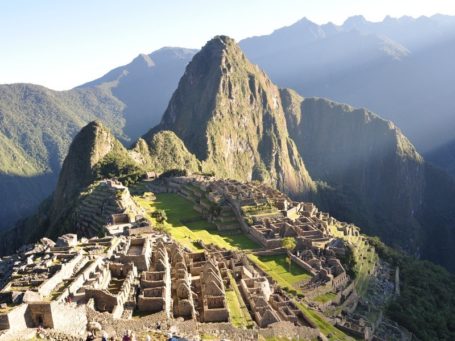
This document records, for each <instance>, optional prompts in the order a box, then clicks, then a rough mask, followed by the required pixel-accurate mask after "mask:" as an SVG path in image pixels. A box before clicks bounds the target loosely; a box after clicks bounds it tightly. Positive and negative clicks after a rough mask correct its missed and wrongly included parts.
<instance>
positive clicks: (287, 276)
mask: <svg viewBox="0 0 455 341" xmlns="http://www.w3.org/2000/svg"><path fill="white" fill-rule="evenodd" d="M248 258H249V259H250V260H251V261H252V262H254V263H256V264H257V265H258V266H259V267H260V268H261V269H262V270H263V271H265V272H267V274H269V275H270V276H271V277H272V278H273V279H274V280H275V281H276V282H277V283H278V284H279V285H280V286H281V287H282V288H283V289H285V290H288V291H290V292H293V293H299V292H301V290H300V289H299V283H301V282H305V281H308V280H310V279H311V275H310V274H309V273H308V272H307V271H305V270H304V269H302V268H301V267H300V266H297V265H293V266H292V265H291V267H290V270H289V267H288V264H287V257H286V255H276V256H256V255H252V254H250V255H248Z"/></svg>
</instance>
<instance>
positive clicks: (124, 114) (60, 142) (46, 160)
mask: <svg viewBox="0 0 455 341" xmlns="http://www.w3.org/2000/svg"><path fill="white" fill-rule="evenodd" d="M194 53H195V51H194V50H189V49H182V48H163V49H160V50H158V51H155V52H153V53H151V54H150V55H140V56H138V57H137V58H136V59H135V60H133V61H132V62H131V63H130V64H128V65H125V66H122V67H119V68H117V69H115V70H113V71H111V72H109V73H108V74H106V75H105V76H103V77H101V78H99V79H97V80H94V81H92V82H90V83H86V84H84V85H81V86H80V87H77V88H75V89H72V90H68V91H54V90H50V89H47V88H45V87H42V86H38V85H32V84H11V85H0V142H1V143H0V161H1V162H0V192H1V193H8V196H2V197H1V198H0V230H1V229H4V228H7V227H10V226H12V225H13V224H14V222H15V221H16V220H17V219H19V218H21V217H23V216H24V215H28V214H31V213H32V212H33V211H34V210H35V209H36V208H37V205H38V204H39V202H41V201H42V200H43V199H44V198H46V197H47V196H48V195H50V194H51V193H52V191H53V190H54V188H55V185H56V182H57V177H58V173H59V171H60V167H61V164H62V162H63V159H64V158H65V156H66V154H67V151H68V148H69V145H70V143H71V140H72V139H73V137H74V136H75V135H76V133H77V132H78V131H79V130H80V129H81V128H82V127H83V126H84V125H86V124H87V123H88V122H90V121H93V120H100V121H102V122H103V123H104V124H105V125H106V126H107V127H108V128H109V129H111V130H112V132H113V133H114V134H115V135H116V136H117V137H118V138H119V139H120V140H121V141H122V142H123V143H125V144H128V143H131V141H134V140H135V139H136V138H138V137H139V136H141V135H142V134H144V133H145V132H146V131H147V129H148V128H149V127H151V126H153V125H155V124H157V123H158V122H159V120H160V119H161V115H162V113H163V112H164V109H165V108H166V105H167V102H168V100H169V98H170V97H171V94H172V92H173V91H174V89H175V88H176V86H177V83H178V80H179V78H180V76H181V74H183V71H184V68H185V66H186V64H187V63H188V62H189V60H190V59H191V57H192V55H193V54H194Z"/></svg>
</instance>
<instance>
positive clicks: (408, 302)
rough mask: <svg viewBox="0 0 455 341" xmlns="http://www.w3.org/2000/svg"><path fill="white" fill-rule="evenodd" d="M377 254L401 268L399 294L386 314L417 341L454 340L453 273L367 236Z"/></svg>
mask: <svg viewBox="0 0 455 341" xmlns="http://www.w3.org/2000/svg"><path fill="white" fill-rule="evenodd" d="M369 241H370V243H371V244H372V245H374V247H375V248H376V250H377V252H378V253H379V255H380V257H381V258H383V259H385V260H387V261H388V262H389V263H391V264H392V265H395V266H399V268H400V295H399V296H398V297H396V298H395V299H394V300H393V301H392V302H391V303H390V305H389V307H388V309H387V314H388V315H390V317H391V318H392V319H393V320H395V321H397V322H398V323H399V324H401V325H402V326H404V327H405V328H407V329H408V330H409V331H411V332H412V333H414V334H415V336H416V337H417V338H419V339H420V340H454V339H455V276H454V275H453V274H451V273H449V272H448V271H447V270H445V269H444V268H442V267H440V266H438V265H435V264H433V263H430V262H427V261H420V260H416V259H414V258H411V257H408V256H405V255H403V254H400V253H399V252H397V251H396V250H393V249H391V248H390V247H388V246H386V245H385V244H384V243H382V242H381V241H380V240H379V239H378V238H377V237H372V238H369Z"/></svg>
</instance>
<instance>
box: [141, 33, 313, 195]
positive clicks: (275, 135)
mask: <svg viewBox="0 0 455 341" xmlns="http://www.w3.org/2000/svg"><path fill="white" fill-rule="evenodd" d="M163 130H171V131H173V132H174V133H175V134H176V135H177V137H179V138H180V139H181V140H182V141H183V143H184V144H185V146H186V147H187V148H188V150H189V151H190V152H191V153H193V154H194V155H195V156H196V157H197V158H198V159H199V160H201V161H202V162H203V167H205V170H207V171H215V173H216V174H217V175H218V176H220V177H231V178H234V179H237V180H252V179H253V180H262V181H264V182H266V183H268V184H272V185H275V186H277V187H278V188H280V189H283V190H285V191H286V192H287V193H293V194H295V195H300V196H302V195H305V194H307V193H308V192H310V191H311V190H312V189H313V188H314V183H313V182H312V180H311V178H310V176H309V174H308V172H307V171H306V169H305V166H304V164H303V161H302V159H301V157H300V156H299V155H298V152H297V149H296V146H295V144H294V142H293V141H292V140H291V139H289V136H288V132H287V128H286V121H285V118H284V112H283V104H282V102H281V96H280V91H279V89H278V87H277V86H275V85H274V84H273V83H272V81H271V80H270V79H269V78H268V77H267V76H266V75H265V73H264V72H262V71H261V70H260V69H259V68H258V67H257V66H256V65H254V64H252V63H251V62H249V61H248V60H247V58H246V57H245V55H244V54H243V52H242V50H241V49H240V47H239V46H238V45H237V44H236V42H235V41H234V39H232V38H229V37H227V36H216V37H214V38H213V39H211V40H210V41H208V42H207V44H206V45H205V46H204V47H203V48H202V49H201V51H200V52H199V53H197V54H196V55H195V56H194V58H193V60H192V61H191V62H190V64H188V66H187V68H186V71H185V74H184V75H183V77H182V78H181V80H180V82H179V86H178V88H177V90H176V91H175V92H174V95H173V96H172V99H171V101H170V102H169V105H168V108H167V110H166V111H165V113H164V115H163V119H162V121H161V123H160V125H159V126H158V127H156V128H154V129H153V130H152V131H151V132H150V133H149V134H147V135H146V136H145V140H146V141H151V140H152V138H153V135H154V134H156V133H157V132H159V131H163Z"/></svg>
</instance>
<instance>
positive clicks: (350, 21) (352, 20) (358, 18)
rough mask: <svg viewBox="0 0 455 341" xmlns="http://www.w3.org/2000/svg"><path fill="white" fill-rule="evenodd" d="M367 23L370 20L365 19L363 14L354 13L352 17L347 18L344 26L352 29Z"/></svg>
mask: <svg viewBox="0 0 455 341" xmlns="http://www.w3.org/2000/svg"><path fill="white" fill-rule="evenodd" d="M366 23H368V21H367V20H366V19H365V17H364V16H363V15H354V16H352V17H349V18H347V19H346V20H345V21H344V23H343V25H342V26H343V27H344V28H346V29H352V28H359V27H361V26H363V25H365V24H366Z"/></svg>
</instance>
